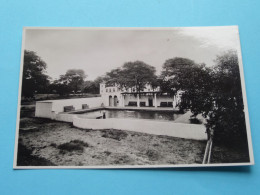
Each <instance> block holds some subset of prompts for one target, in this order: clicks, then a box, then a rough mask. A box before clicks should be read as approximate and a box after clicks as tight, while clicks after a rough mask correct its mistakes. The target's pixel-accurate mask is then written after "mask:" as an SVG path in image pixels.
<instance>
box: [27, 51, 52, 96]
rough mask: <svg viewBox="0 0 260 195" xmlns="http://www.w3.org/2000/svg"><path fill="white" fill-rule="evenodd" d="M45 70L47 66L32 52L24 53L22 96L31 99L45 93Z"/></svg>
mask: <svg viewBox="0 0 260 195" xmlns="http://www.w3.org/2000/svg"><path fill="white" fill-rule="evenodd" d="M46 68H47V64H46V63H45V62H44V61H43V60H42V59H41V57H39V56H38V55H37V54H36V53H35V52H34V51H28V50H25V51H24V64H23V82H22V96H24V97H33V96H34V94H35V93H46V92H47V90H48V85H49V76H47V75H46V74H45V72H46Z"/></svg>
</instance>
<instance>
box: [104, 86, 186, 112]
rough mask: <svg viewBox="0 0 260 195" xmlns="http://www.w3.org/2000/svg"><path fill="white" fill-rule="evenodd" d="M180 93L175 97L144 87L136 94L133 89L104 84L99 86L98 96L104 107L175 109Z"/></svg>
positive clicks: (156, 89)
mask: <svg viewBox="0 0 260 195" xmlns="http://www.w3.org/2000/svg"><path fill="white" fill-rule="evenodd" d="M181 94H182V92H181V91H178V92H177V93H176V95H175V96H172V95H169V94H167V93H162V92H161V91H160V88H159V87H157V88H155V89H154V88H152V87H151V86H150V85H146V86H145V89H144V90H142V91H141V92H140V93H137V92H136V90H135V89H128V90H121V89H119V87H117V86H106V84H105V83H101V84H100V95H101V97H102V100H103V103H104V106H106V107H127V106H129V107H154V108H157V107H172V108H177V107H178V105H179V103H180V99H181Z"/></svg>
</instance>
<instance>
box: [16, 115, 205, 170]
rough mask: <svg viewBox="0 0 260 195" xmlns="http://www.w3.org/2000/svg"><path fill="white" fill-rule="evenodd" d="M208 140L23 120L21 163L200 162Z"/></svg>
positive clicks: (123, 163)
mask: <svg viewBox="0 0 260 195" xmlns="http://www.w3.org/2000/svg"><path fill="white" fill-rule="evenodd" d="M205 146H206V141H195V140H187V139H181V138H174V137H168V136H157V135H149V134H143V133H137V132H131V131H123V130H114V129H107V130H84V129H79V128H75V127H73V126H72V125H71V124H70V123H64V122H58V121H51V120H46V119H39V118H22V119H21V122H20V132H19V145H18V160H17V165H18V166H30V165H31V166H49V165H52V166H55V165H57V166H91V165H96V166H98V165H168V164H196V163H198V164H201V163H202V159H203V154H204V150H205Z"/></svg>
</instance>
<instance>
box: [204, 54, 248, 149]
mask: <svg viewBox="0 0 260 195" xmlns="http://www.w3.org/2000/svg"><path fill="white" fill-rule="evenodd" d="M215 64H216V65H215V67H214V69H213V81H214V82H213V85H214V87H213V89H214V109H213V111H212V112H210V113H209V115H208V123H207V127H208V128H212V129H213V130H214V134H215V137H216V139H217V141H221V142H223V141H224V142H225V141H227V139H226V138H228V141H229V142H230V143H233V142H238V145H240V146H241V145H243V144H244V145H246V146H247V134H246V124H245V114H244V103H243V96H242V88H241V79H240V72H239V62H238V56H237V53H236V52H235V51H228V52H226V53H224V54H223V55H221V56H217V58H216V60H215ZM219 138H221V139H219Z"/></svg>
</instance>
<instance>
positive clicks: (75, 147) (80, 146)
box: [58, 140, 89, 152]
mask: <svg viewBox="0 0 260 195" xmlns="http://www.w3.org/2000/svg"><path fill="white" fill-rule="evenodd" d="M84 147H89V144H88V143H85V142H83V141H81V140H72V141H70V142H67V143H64V144H61V145H59V146H58V149H60V150H61V152H65V151H66V152H72V151H78V152H83V151H84Z"/></svg>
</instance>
